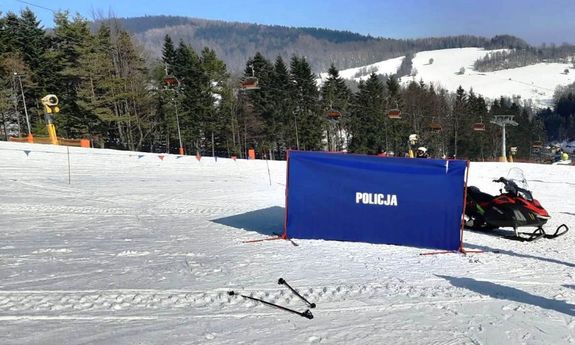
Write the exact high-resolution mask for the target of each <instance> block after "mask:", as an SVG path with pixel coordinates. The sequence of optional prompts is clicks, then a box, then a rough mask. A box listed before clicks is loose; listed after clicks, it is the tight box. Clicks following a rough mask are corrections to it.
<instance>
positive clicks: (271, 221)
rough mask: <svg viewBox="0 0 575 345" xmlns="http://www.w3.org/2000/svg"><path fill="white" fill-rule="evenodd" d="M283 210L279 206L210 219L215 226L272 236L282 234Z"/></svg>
mask: <svg viewBox="0 0 575 345" xmlns="http://www.w3.org/2000/svg"><path fill="white" fill-rule="evenodd" d="M284 212H285V209H284V208H283V207H279V206H273V207H268V208H263V209H261V210H256V211H251V212H247V213H242V214H238V215H235V216H229V217H225V218H219V219H212V220H211V221H212V222H214V223H217V224H222V225H227V226H231V227H234V228H237V229H241V230H246V231H255V232H257V233H260V234H262V235H269V236H272V235H274V233H276V234H281V233H283V222H284Z"/></svg>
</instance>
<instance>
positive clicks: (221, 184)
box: [0, 57, 575, 344]
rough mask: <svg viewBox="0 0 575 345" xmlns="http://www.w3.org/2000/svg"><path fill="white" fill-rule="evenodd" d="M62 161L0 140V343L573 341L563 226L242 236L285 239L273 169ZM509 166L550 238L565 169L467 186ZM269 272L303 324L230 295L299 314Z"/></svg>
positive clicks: (281, 189) (481, 169) (495, 166)
mask: <svg viewBox="0 0 575 345" xmlns="http://www.w3.org/2000/svg"><path fill="white" fill-rule="evenodd" d="M436 60H437V62H438V63H439V60H441V59H440V58H439V57H437V58H436ZM69 152H70V155H69V156H68V154H67V148H65V147H57V146H51V145H31V144H16V143H6V142H0V195H1V198H0V236H1V237H0V239H1V241H0V320H1V322H0V335H1V336H0V339H1V340H0V343H2V344H573V343H575V281H574V279H575V251H574V250H573V248H574V246H575V232H570V233H568V234H566V235H565V236H563V237H560V238H558V239H555V240H546V239H542V240H539V241H536V242H532V243H520V242H513V241H509V240H505V239H502V238H501V237H500V236H495V235H494V234H487V233H477V232H469V231H466V232H465V233H464V242H465V247H466V248H467V249H470V250H471V249H472V250H483V251H484V252H483V253H477V254H476V253H470V254H467V255H463V254H454V253H451V254H442V255H441V254H439V255H421V254H423V253H428V252H434V251H433V250H429V249H421V248H410V247H402V246H392V245H374V244H367V243H347V242H336V241H320V240H301V239H294V240H293V242H291V241H286V240H276V241H261V242H247V243H246V242H245V241H250V240H258V239H265V238H270V236H271V235H272V233H273V232H281V231H282V224H283V211H284V209H283V207H284V195H285V181H286V176H285V174H286V164H285V162H280V161H270V162H266V161H261V160H255V161H245V160H237V161H233V160H229V159H218V160H217V161H215V160H214V159H213V158H210V157H204V158H202V159H201V160H199V161H198V160H197V159H196V157H194V156H185V157H178V156H175V155H157V154H148V153H137V152H125V151H112V150H97V149H82V148H70V149H69ZM160 156H162V157H160ZM68 158H69V162H70V163H69V165H68ZM382 159H383V158H382ZM510 167H519V168H521V169H523V171H524V173H525V175H526V177H527V179H528V183H529V186H530V188H531V189H532V191H533V193H534V196H535V197H536V198H537V199H539V201H541V203H542V204H543V206H545V207H546V208H547V210H548V211H549V213H550V214H551V216H552V219H551V220H550V222H549V228H551V227H554V226H557V225H558V224H561V223H567V224H568V225H572V224H573V223H575V197H574V195H575V167H573V166H551V165H535V164H503V163H472V164H471V169H470V173H469V180H470V184H472V185H476V186H478V187H480V188H482V189H484V190H485V191H487V192H490V193H497V189H498V186H497V185H496V184H494V183H492V182H491V180H492V179H494V178H498V177H500V176H506V174H507V172H508V170H509V168H510ZM69 172H70V173H69ZM422 192H424V191H422ZM326 202H329V200H326ZM309 206H310V207H313V205H309ZM413 216H414V217H416V216H417V210H414V215H413ZM397 231H401V224H397ZM508 231H509V230H508V229H501V230H498V231H497V232H496V234H499V235H501V234H505V233H508ZM280 277H281V278H284V279H285V280H286V281H287V282H288V283H289V284H290V285H291V286H293V287H294V288H295V289H297V290H298V291H299V292H300V293H301V294H302V295H303V296H304V297H305V298H307V299H308V300H309V301H310V302H313V303H315V304H316V305H317V308H315V309H310V310H311V312H312V313H313V315H314V318H313V319H312V320H309V319H306V318H303V317H301V316H298V315H296V314H291V313H288V312H286V311H283V310H280V309H277V308H273V307H270V306H266V305H264V304H262V303H259V302H255V301H251V300H248V299H244V298H242V297H240V296H230V295H228V292H229V291H231V290H233V291H235V292H237V293H241V294H244V295H246V296H253V297H256V298H262V299H264V300H267V301H270V302H272V303H277V304H280V305H283V306H286V307H288V308H292V309H296V310H298V311H304V310H306V309H307V308H308V307H307V306H306V305H305V303H304V302H303V301H302V300H300V299H299V298H298V297H297V296H295V295H294V294H293V293H291V292H290V291H289V290H288V289H287V288H286V287H285V286H283V285H279V284H278V279H279V278H280Z"/></svg>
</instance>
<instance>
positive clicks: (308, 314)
mask: <svg viewBox="0 0 575 345" xmlns="http://www.w3.org/2000/svg"><path fill="white" fill-rule="evenodd" d="M228 295H230V296H236V295H237V296H241V297H243V298H246V299H250V300H252V301H256V302H260V303H263V304H265V305H269V306H270V307H275V308H278V309H281V310H284V311H287V312H290V313H293V314H297V315H299V316H301V317H305V318H306V319H310V320H311V319H313V314H312V313H311V311H309V309H306V310H305V311H304V312H299V311H297V310H294V309H290V308H286V307H284V306H281V305H279V304H275V303H272V302H268V301H264V300H263V299H259V298H255V297H251V296H246V295H242V294H239V293H237V292H235V291H229V292H228Z"/></svg>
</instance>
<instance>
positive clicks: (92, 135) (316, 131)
mask: <svg viewBox="0 0 575 345" xmlns="http://www.w3.org/2000/svg"><path fill="white" fill-rule="evenodd" d="M160 47H161V54H160V57H159V58H158V59H154V58H151V57H150V56H149V54H148V53H147V52H146V50H145V49H144V48H143V47H142V46H141V45H140V44H139V41H138V40H137V39H136V38H135V37H134V35H133V34H131V33H130V32H128V31H127V30H126V29H125V28H124V27H123V26H122V24H121V22H120V21H117V20H108V21H102V22H100V23H99V26H97V27H93V23H90V22H89V21H88V20H86V19H84V18H81V17H70V16H69V15H68V14H67V13H65V12H62V13H57V14H56V15H55V27H54V28H53V29H51V30H49V31H48V30H45V29H43V28H42V27H41V26H40V25H39V22H38V20H37V18H36V16H35V15H34V13H33V12H32V11H31V10H29V9H27V10H25V11H22V12H21V13H20V14H15V13H7V14H5V15H3V16H1V17H0V120H1V121H2V122H1V124H0V139H2V140H8V139H9V137H10V136H26V135H27V134H28V133H29V132H31V133H32V134H33V135H34V136H42V135H47V132H46V122H45V119H44V114H43V109H42V106H41V104H40V99H41V98H42V97H43V96H45V95H46V94H55V95H57V97H58V98H59V99H60V112H59V113H58V114H56V115H55V116H54V120H55V125H56V128H57V132H58V135H59V136H61V137H67V138H88V139H91V140H92V142H93V143H94V145H95V146H97V147H107V148H117V149H129V150H140V151H150V152H171V153H177V152H178V150H179V148H180V147H182V148H183V149H184V150H185V152H186V153H187V154H201V155H212V154H215V155H218V156H231V155H236V156H239V157H245V156H246V153H247V150H248V149H249V148H254V149H255V150H256V151H257V152H258V155H260V156H263V155H265V156H266V157H269V158H272V159H282V158H284V157H285V152H286V150H288V149H300V150H338V151H339V150H347V151H348V152H356V153H367V154H377V153H381V152H384V151H385V152H390V151H393V152H395V153H396V154H398V155H401V154H404V153H405V152H407V150H408V143H407V138H408V136H409V135H410V134H418V135H419V137H420V142H419V143H418V145H425V146H427V147H428V148H429V151H430V153H431V155H432V156H433V157H443V156H446V157H454V156H455V157H465V158H470V159H476V160H484V159H494V158H495V157H497V156H498V155H499V154H500V152H499V149H500V147H501V142H500V140H501V134H500V130H499V128H498V127H496V126H495V125H492V124H491V123H490V122H489V121H490V120H491V119H492V117H493V115H495V114H498V115H501V114H506V115H514V116H515V120H516V121H517V122H518V123H519V126H517V127H512V128H509V130H508V138H507V140H508V145H509V146H516V147H517V148H518V153H517V157H518V158H522V159H527V158H529V157H530V155H531V153H532V152H531V148H532V146H533V144H534V143H536V142H541V141H546V140H548V139H554V140H562V139H565V138H573V137H575V120H574V119H575V106H574V105H575V96H574V95H575V90H574V89H575V88H574V87H567V88H564V89H562V90H559V91H558V93H557V95H556V104H555V107H554V108H553V109H547V110H544V111H541V112H539V113H536V111H535V110H534V109H531V108H530V107H529V106H528V105H527V104H520V103H519V102H516V101H514V100H510V99H504V98H501V99H498V100H495V101H493V102H488V101H487V100H485V99H484V98H483V97H481V95H476V94H475V93H474V92H473V91H472V90H463V89H462V88H459V89H458V90H457V92H456V93H449V92H447V91H446V90H443V89H439V88H437V87H435V86H434V85H430V84H425V83H423V82H412V83H410V84H409V85H407V86H406V87H401V86H400V85H399V83H398V79H397V76H396V75H391V76H378V75H375V74H372V75H370V77H369V79H367V80H366V81H363V82H360V83H359V84H358V85H357V86H356V87H357V88H356V89H354V90H352V89H350V88H349V86H348V85H347V84H346V83H345V81H344V80H343V79H342V78H341V77H340V76H339V71H338V68H337V67H336V66H335V65H334V64H331V65H330V67H329V69H328V70H329V77H328V78H327V80H326V81H325V82H324V83H323V84H322V85H321V86H318V85H317V84H316V79H317V76H316V75H315V74H314V72H313V68H312V65H311V64H310V62H309V61H308V58H307V57H306V56H303V55H298V54H296V53H295V52H292V53H291V54H290V58H289V59H284V58H283V57H282V56H281V55H266V54H263V53H261V52H256V53H254V54H253V55H250V56H249V57H247V59H246V60H244V61H243V68H242V72H241V75H240V76H239V77H238V78H236V77H234V76H233V75H232V73H231V72H230V69H229V67H228V66H227V64H226V63H225V62H224V61H223V59H222V58H221V56H220V55H219V54H218V52H217V51H216V50H215V49H212V48H210V47H202V48H201V49H197V48H195V47H194V46H193V45H191V44H189V43H186V42H185V41H184V40H179V39H177V40H176V39H175V38H174V37H172V36H170V35H164V36H163V37H162V40H161V42H160ZM406 68H408V67H406ZM398 113H400V114H398ZM390 114H395V115H396V116H389V115H390ZM474 124H483V125H484V129H485V130H484V131H475V130H473V128H474Z"/></svg>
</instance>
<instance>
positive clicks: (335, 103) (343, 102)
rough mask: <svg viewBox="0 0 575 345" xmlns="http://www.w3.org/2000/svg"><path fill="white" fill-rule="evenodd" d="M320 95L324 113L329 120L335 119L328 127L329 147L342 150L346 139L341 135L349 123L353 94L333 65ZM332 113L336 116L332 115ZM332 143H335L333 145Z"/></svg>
mask: <svg viewBox="0 0 575 345" xmlns="http://www.w3.org/2000/svg"><path fill="white" fill-rule="evenodd" d="M320 93H321V107H322V111H323V113H324V114H327V115H326V116H327V117H328V118H329V117H330V116H332V117H334V118H333V119H331V120H330V123H327V126H326V131H327V134H328V136H327V139H328V147H329V148H331V149H335V150H341V149H342V148H343V141H344V138H342V137H341V135H340V133H341V129H342V126H345V125H346V122H347V121H348V119H347V112H348V107H349V103H350V100H351V95H352V93H351V90H350V89H349V88H348V87H347V85H345V81H344V80H343V78H341V77H340V76H339V71H338V70H337V69H336V68H335V66H334V65H333V64H332V65H331V66H330V68H329V70H328V77H327V79H326V81H325V82H324V84H323V85H322V87H321V90H320ZM330 112H332V113H334V114H331V115H330ZM331 141H335V142H334V143H332V142H331Z"/></svg>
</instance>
